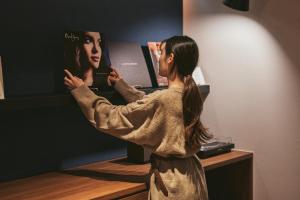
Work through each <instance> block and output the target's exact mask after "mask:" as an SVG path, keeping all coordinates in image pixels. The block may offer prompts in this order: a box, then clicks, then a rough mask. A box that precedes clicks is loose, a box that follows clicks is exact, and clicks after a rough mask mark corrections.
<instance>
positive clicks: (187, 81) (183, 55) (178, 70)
mask: <svg viewBox="0 0 300 200" xmlns="http://www.w3.org/2000/svg"><path fill="white" fill-rule="evenodd" d="M163 43H165V44H166V45H165V50H166V55H167V56H169V55H170V54H171V53H173V54H174V64H173V66H172V67H171V69H169V73H170V74H171V75H174V74H178V75H179V77H180V78H181V79H183V81H184V91H183V96H182V105H183V118H184V126H185V138H186V142H187V145H189V146H190V147H192V148H193V149H198V148H199V147H200V146H201V144H203V143H206V142H207V140H209V139H211V138H212V137H213V136H212V135H211V134H210V133H208V129H207V128H205V127H204V126H203V124H202V122H201V120H200V115H201V113H202V110H203V101H204V98H203V97H202V95H201V92H200V89H199V88H198V86H197V84H196V83H195V81H194V79H193V77H192V73H193V71H194V69H195V67H196V66H197V63H198V57H199V50H198V46H197V44H196V42H195V41H194V40H193V39H192V38H190V37H188V36H174V37H171V38H169V39H166V40H164V41H162V43H161V44H163Z"/></svg>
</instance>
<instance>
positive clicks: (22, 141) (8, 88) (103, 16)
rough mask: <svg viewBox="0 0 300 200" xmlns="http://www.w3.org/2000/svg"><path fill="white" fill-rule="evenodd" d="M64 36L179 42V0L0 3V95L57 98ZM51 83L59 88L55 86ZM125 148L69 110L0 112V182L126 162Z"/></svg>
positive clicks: (15, 0)
mask: <svg viewBox="0 0 300 200" xmlns="http://www.w3.org/2000/svg"><path fill="white" fill-rule="evenodd" d="M64 30H91V31H93V30H94V31H101V32H105V33H106V35H107V36H108V38H109V39H111V40H119V41H121V40H123V41H124V40H126V41H137V42H139V43H140V44H141V45H145V44H146V42H147V41H149V40H162V39H165V38H167V37H170V36H172V35H182V1H181V0H152V1H145V0H51V1H50V0H42V1H38V0H26V1H23V0H10V1H2V2H1V3H0V55H2V56H3V61H4V63H3V64H4V69H3V71H4V81H5V94H6V97H8V99H9V98H10V97H18V96H27V95H42V94H57V93H60V92H62V91H61V90H59V88H60V87H58V85H59V84H60V83H59V82H60V81H62V80H61V78H62V66H63V33H64ZM58 83H59V84H58ZM125 149H126V143H125V142H124V141H121V140H118V139H116V138H113V137H112V136H109V135H105V134H101V133H99V132H97V131H96V130H95V129H94V128H93V127H91V126H90V125H89V124H88V122H87V120H86V119H85V118H84V117H83V115H82V114H81V112H80V110H79V108H78V107H77V106H67V107H57V108H51V109H47V108H44V109H34V110H30V109H27V110H19V111H1V112H0V157H1V166H0V181H3V180H9V179H15V178H19V177H25V176H30V175H34V174H38V173H42V172H45V171H51V170H56V169H61V168H65V167H72V166H76V165H80V164H84V163H88V162H93V161H97V160H105V159H111V158H114V157H118V156H122V155H125V154H126V151H125Z"/></svg>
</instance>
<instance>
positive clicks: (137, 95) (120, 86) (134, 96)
mask: <svg viewBox="0 0 300 200" xmlns="http://www.w3.org/2000/svg"><path fill="white" fill-rule="evenodd" d="M114 88H115V89H116V90H117V91H118V92H119V93H120V94H121V95H122V96H123V98H124V99H125V100H126V101H127V102H128V103H130V102H134V101H137V100H139V99H142V98H143V97H144V96H145V92H143V91H140V90H137V89H136V88H135V87H132V86H130V85H128V83H127V82H126V81H124V80H123V79H120V80H119V81H117V82H116V83H115V86H114Z"/></svg>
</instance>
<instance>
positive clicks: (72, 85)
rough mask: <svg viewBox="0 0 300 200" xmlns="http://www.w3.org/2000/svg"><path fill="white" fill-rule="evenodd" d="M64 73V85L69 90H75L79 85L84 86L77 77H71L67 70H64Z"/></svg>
mask: <svg viewBox="0 0 300 200" xmlns="http://www.w3.org/2000/svg"><path fill="white" fill-rule="evenodd" d="M64 71H65V73H66V76H65V78H64V83H65V85H66V86H67V87H68V88H69V89H70V90H73V89H76V88H78V87H80V86H81V85H84V82H83V80H82V79H80V78H78V77H77V76H73V75H72V73H71V72H69V71H68V70H67V69H65V70H64Z"/></svg>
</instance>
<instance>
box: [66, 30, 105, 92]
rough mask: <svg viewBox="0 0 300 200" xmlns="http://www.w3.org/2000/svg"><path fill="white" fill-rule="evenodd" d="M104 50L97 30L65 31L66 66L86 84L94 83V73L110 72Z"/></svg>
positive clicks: (102, 41) (102, 39) (101, 35)
mask: <svg viewBox="0 0 300 200" xmlns="http://www.w3.org/2000/svg"><path fill="white" fill-rule="evenodd" d="M105 51H106V49H105V42H104V37H103V34H100V33H99V32H88V31H87V32H83V31H77V32H67V33H65V65H66V68H67V69H68V70H70V71H71V72H72V73H73V74H75V75H76V76H78V77H80V78H81V79H82V80H83V82H84V83H85V85H87V86H95V85H96V80H95V77H96V74H97V75H99V74H100V76H98V77H101V75H102V76H105V74H106V75H107V74H108V72H110V70H109V68H110V67H109V64H107V63H109V61H107V60H108V59H107V58H106V54H105V53H106V52H105ZM105 78H107V76H106V77H105ZM102 79H103V78H102ZM102 82H103V81H102ZM98 85H99V84H98Z"/></svg>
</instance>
